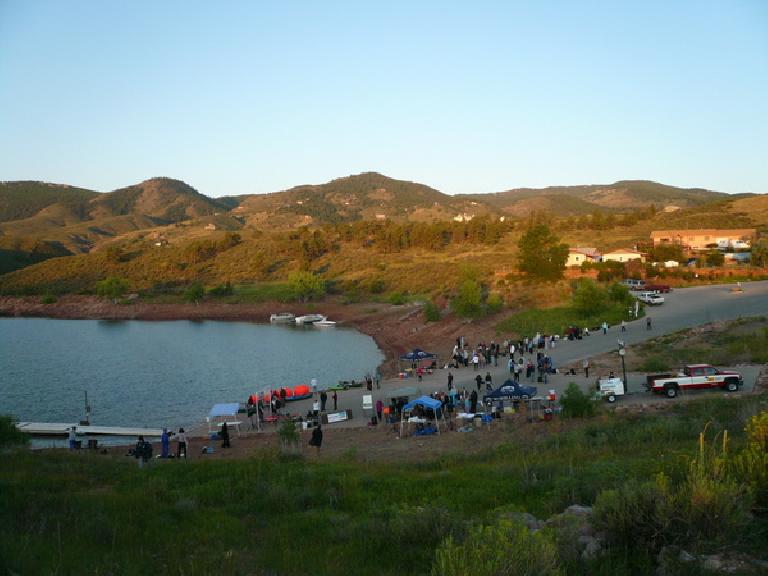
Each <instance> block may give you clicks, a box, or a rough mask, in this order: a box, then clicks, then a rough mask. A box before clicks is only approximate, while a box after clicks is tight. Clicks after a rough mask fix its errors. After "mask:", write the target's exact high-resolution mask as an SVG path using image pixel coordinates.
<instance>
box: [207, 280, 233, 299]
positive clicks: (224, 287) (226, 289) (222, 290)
mask: <svg viewBox="0 0 768 576" xmlns="http://www.w3.org/2000/svg"><path fill="white" fill-rule="evenodd" d="M233 293H234V289H233V288H232V284H231V283H230V282H229V281H227V282H225V283H224V284H219V285H218V286H214V287H213V288H211V289H210V290H208V294H210V295H211V296H217V297H218V296H231V295H232V294H233Z"/></svg>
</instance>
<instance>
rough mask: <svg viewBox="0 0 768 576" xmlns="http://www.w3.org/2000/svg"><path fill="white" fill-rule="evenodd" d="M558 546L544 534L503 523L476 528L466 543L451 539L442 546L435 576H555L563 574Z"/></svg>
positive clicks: (438, 550) (511, 523)
mask: <svg viewBox="0 0 768 576" xmlns="http://www.w3.org/2000/svg"><path fill="white" fill-rule="evenodd" d="M561 573H562V571H561V568H560V565H559V560H558V553H557V546H556V545H555V543H554V541H553V539H552V537H551V536H550V535H549V534H548V533H545V532H543V531H539V532H535V533H534V532H530V531H529V530H528V529H527V528H526V527H525V526H522V525H520V524H515V523H513V522H511V521H509V520H500V521H499V522H498V524H496V525H492V526H477V527H475V528H473V529H471V530H470V532H469V535H468V536H467V537H466V538H465V539H464V541H463V542H455V541H454V539H453V537H451V536H449V537H448V538H446V539H445V540H443V542H442V543H441V544H440V546H439V547H438V549H437V552H436V554H435V562H434V564H433V565H432V576H498V575H500V574H503V575H505V576H516V575H520V576H523V575H525V576H556V575H558V574H561Z"/></svg>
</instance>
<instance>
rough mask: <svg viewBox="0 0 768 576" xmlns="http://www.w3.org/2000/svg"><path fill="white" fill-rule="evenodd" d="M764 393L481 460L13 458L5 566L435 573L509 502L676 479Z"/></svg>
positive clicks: (612, 561) (0, 488)
mask: <svg viewBox="0 0 768 576" xmlns="http://www.w3.org/2000/svg"><path fill="white" fill-rule="evenodd" d="M765 401H766V399H765V398H763V399H762V402H763V404H762V406H763V409H765ZM756 402H757V401H756V400H755V399H754V398H744V399H741V400H723V399H714V398H712V399H705V400H703V401H700V402H692V403H688V404H686V405H682V404H681V405H679V406H678V407H676V408H677V410H676V411H677V413H676V414H673V415H670V414H659V415H648V416H627V415H624V416H615V415H602V416H600V417H599V418H596V419H594V420H591V421H585V422H584V423H583V424H582V425H580V426H577V427H576V428H575V429H573V430H571V431H569V432H566V433H562V434H558V435H542V437H541V438H540V439H539V440H535V441H532V442H530V443H526V444H522V443H519V442H516V441H515V437H514V436H512V435H510V438H509V443H508V444H506V445H504V446H502V447H501V448H498V449H495V450H489V451H488V452H486V453H484V454H482V455H481V456H473V457H469V456H464V455H461V454H457V455H450V456H443V457H440V458H437V459H434V460H431V461H425V462H423V463H420V464H399V463H394V464H383V463H377V464H372V463H358V462H354V461H343V460H339V461H328V462H320V463H317V462H306V461H304V460H303V459H296V458H286V457H280V456H279V455H267V456H260V457H254V458H251V459H247V460H242V461H231V462H190V463H181V462H173V461H170V462H164V463H162V464H164V465H156V466H152V467H150V468H149V469H144V470H139V469H138V468H137V467H136V465H135V462H134V461H133V460H132V459H128V458H125V459H113V458H105V457H100V456H98V455H92V454H87V453H80V454H69V453H66V452H59V453H50V452H48V453H28V452H12V453H9V454H8V455H7V456H6V460H5V464H6V465H5V466H3V467H2V470H0V572H9V573H19V574H41V573H82V574H110V573H115V574H148V573H153V574H240V573H249V574H273V573H279V574H307V573H312V574H339V573H345V574H363V573H365V574H393V575H394V574H398V575H402V574H427V573H429V572H430V570H431V569H432V567H433V565H435V551H436V549H438V548H439V547H441V544H442V545H443V546H442V548H441V549H442V550H443V552H445V550H446V549H445V542H446V541H447V540H446V539H447V538H449V537H450V538H452V539H453V541H455V542H459V543H461V542H465V543H467V545H468V543H470V542H474V541H475V540H476V539H477V534H478V532H477V531H476V530H475V531H474V532H473V527H477V526H480V525H484V526H494V525H496V524H495V523H496V522H497V521H498V519H499V518H500V516H503V515H505V514H507V513H509V512H515V511H527V512H530V513H532V514H534V515H536V516H538V517H539V518H546V517H547V516H549V515H551V514H554V513H558V512H561V511H562V510H563V509H564V508H565V507H566V506H568V505H570V504H574V503H579V504H592V503H594V502H595V500H596V499H598V498H599V497H600V494H602V493H604V492H605V491H606V490H611V489H621V488H622V487H624V486H626V485H627V484H628V483H631V482H635V483H643V482H647V481H652V480H653V478H654V477H656V476H657V475H658V474H660V473H663V474H664V476H665V477H666V478H669V482H670V485H671V486H676V485H677V484H678V483H680V482H682V481H683V479H684V478H685V477H686V471H687V470H688V469H689V462H690V460H691V458H692V457H693V456H694V455H695V454H696V451H697V440H698V433H699V431H701V430H703V429H704V428H705V427H707V431H708V434H709V435H715V434H717V433H718V432H721V431H723V430H725V429H728V430H729V431H730V433H731V438H732V449H733V450H736V449H737V448H738V447H739V446H741V445H743V444H744V435H743V433H742V430H743V428H744V424H745V422H746V421H747V419H748V418H749V417H750V416H751V415H752V414H754V413H755V411H756V409H757V407H756ZM546 425H547V424H536V425H535V426H546ZM481 438H482V437H481V436H480V435H478V440H481ZM158 464H159V463H158ZM610 503H611V501H608V503H607V504H606V505H610ZM473 534H474V536H473ZM494 534H495V533H494ZM766 534H768V526H767V525H766V521H765V518H760V517H757V518H755V519H753V520H752V521H751V524H750V525H749V526H748V527H747V528H746V529H744V530H742V531H740V532H739V534H738V539H735V540H737V541H735V542H734V543H735V545H736V546H738V547H739V548H738V549H744V550H748V551H749V553H750V554H752V555H756V556H760V555H761V554H762V555H763V556H765V555H766V554H768V544H766V543H768V538H766V537H765V536H766ZM473 538H474V540H473ZM465 539H466V540H465ZM559 546H560V545H559V544H558V550H560V548H559ZM548 550H549V548H548ZM550 551H551V550H550ZM560 552H561V557H560V559H559V560H558V561H559V562H560V564H561V568H562V569H563V571H564V573H567V574H581V573H585V572H586V573H593V574H630V573H645V572H648V571H651V570H652V564H653V558H652V556H651V555H650V554H647V553H642V552H638V551H637V550H629V549H625V548H624V547H622V546H621V545H620V544H617V545H614V546H613V547H612V548H611V549H610V550H609V553H608V554H607V555H605V556H603V557H601V558H600V559H598V560H594V561H589V562H586V561H581V560H579V559H578V558H576V559H574V558H570V559H568V558H567V557H566V556H565V555H563V553H562V550H560ZM556 559H557V558H556ZM449 561H450V558H449V557H447V556H445V554H444V555H443V556H441V562H449ZM438 573H441V574H442V573H447V572H445V571H442V572H438ZM478 573H479V572H478Z"/></svg>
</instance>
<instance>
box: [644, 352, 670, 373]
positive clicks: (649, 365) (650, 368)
mask: <svg viewBox="0 0 768 576" xmlns="http://www.w3.org/2000/svg"><path fill="white" fill-rule="evenodd" d="M669 369H670V368H669V362H667V360H666V358H663V357H662V356H651V357H649V358H646V359H645V360H644V361H643V363H642V364H641V365H640V370H641V371H642V372H665V371H667V370H669Z"/></svg>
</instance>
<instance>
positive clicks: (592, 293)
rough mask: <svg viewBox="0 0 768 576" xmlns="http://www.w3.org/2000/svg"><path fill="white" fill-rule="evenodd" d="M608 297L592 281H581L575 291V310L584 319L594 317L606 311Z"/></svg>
mask: <svg viewBox="0 0 768 576" xmlns="http://www.w3.org/2000/svg"><path fill="white" fill-rule="evenodd" d="M607 296H608V295H607V294H606V291H605V290H603V289H602V288H601V287H600V286H598V285H597V284H595V283H594V282H593V281H592V280H580V281H579V282H578V283H577V284H576V289H575V290H574V291H573V308H574V310H575V311H576V313H577V314H579V315H580V316H581V317H583V318H586V317H588V316H594V315H595V314H599V313H600V312H602V311H603V310H605V308H606V303H607V302H606V301H607Z"/></svg>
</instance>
